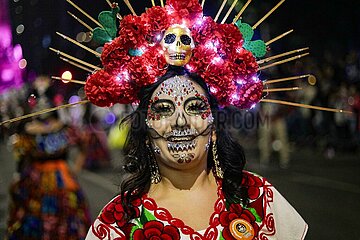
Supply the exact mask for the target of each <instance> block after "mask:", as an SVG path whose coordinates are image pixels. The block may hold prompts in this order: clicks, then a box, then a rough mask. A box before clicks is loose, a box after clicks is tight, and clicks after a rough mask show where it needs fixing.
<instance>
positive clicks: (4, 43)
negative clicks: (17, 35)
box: [0, 9, 12, 49]
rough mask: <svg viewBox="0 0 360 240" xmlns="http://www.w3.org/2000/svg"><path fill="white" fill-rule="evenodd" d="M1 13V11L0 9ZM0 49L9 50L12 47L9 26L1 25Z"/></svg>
mask: <svg viewBox="0 0 360 240" xmlns="http://www.w3.org/2000/svg"><path fill="white" fill-rule="evenodd" d="M0 11H1V9H0ZM0 33H1V37H0V49H4V48H8V47H10V45H11V42H12V35H11V30H10V27H9V26H6V25H0Z"/></svg>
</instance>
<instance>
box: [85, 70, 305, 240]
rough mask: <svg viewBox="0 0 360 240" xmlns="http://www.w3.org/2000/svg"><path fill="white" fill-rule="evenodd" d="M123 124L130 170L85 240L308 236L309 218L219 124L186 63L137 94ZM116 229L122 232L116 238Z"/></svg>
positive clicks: (216, 113)
mask: <svg viewBox="0 0 360 240" xmlns="http://www.w3.org/2000/svg"><path fill="white" fill-rule="evenodd" d="M139 96H141V97H140V103H139V106H138V108H137V109H136V111H135V112H133V113H132V114H131V115H130V116H128V117H127V118H126V119H125V120H124V122H123V124H130V125H131V131H130V134H129V136H128V144H127V147H126V149H125V152H126V154H127V164H126V165H125V167H124V168H125V170H126V171H127V172H128V173H129V175H128V177H127V178H126V179H125V180H124V182H123V183H122V191H121V194H120V195H119V196H117V197H115V198H114V199H113V200H112V201H111V202H110V203H109V204H107V205H106V206H105V207H104V209H103V210H102V212H101V213H100V215H99V216H98V218H97V219H96V221H95V222H94V224H93V226H92V228H91V229H90V230H89V232H88V236H87V239H103V237H105V236H106V237H109V239H116V237H118V238H119V239H152V237H157V238H156V239H261V238H260V236H266V237H268V239H303V238H304V236H305V234H306V231H307V225H306V223H305V222H304V220H303V219H302V218H301V216H300V215H299V214H298V213H297V212H296V211H295V210H294V209H293V208H292V207H291V205H290V204H289V203H288V202H287V201H286V200H285V199H284V198H283V197H282V196H281V195H280V193H279V192H277V190H276V189H275V188H274V187H273V186H272V185H271V184H270V183H269V182H268V181H267V180H266V179H264V178H262V177H260V176H258V175H256V174H254V173H250V172H247V171H244V170H243V168H244V165H245V156H244V153H243V150H242V147H241V146H240V145H239V144H238V143H236V142H235V141H233V140H232V138H231V137H230V136H229V134H228V133H227V131H226V128H225V127H226V126H224V125H223V124H220V123H219V121H218V116H219V115H220V113H221V114H222V112H221V111H220V109H219V108H218V106H217V102H216V100H215V98H214V97H213V96H212V95H211V94H210V91H209V90H208V87H207V85H206V84H205V82H204V81H203V80H202V79H201V78H200V77H199V76H197V75H193V74H190V73H187V72H186V70H185V69H183V68H181V67H171V69H170V70H169V71H168V72H167V74H165V75H164V76H163V77H161V78H160V79H159V80H158V81H157V82H156V83H155V84H152V85H149V86H146V87H144V88H142V89H141V91H140V93H139ZM115 236H116V237H115Z"/></svg>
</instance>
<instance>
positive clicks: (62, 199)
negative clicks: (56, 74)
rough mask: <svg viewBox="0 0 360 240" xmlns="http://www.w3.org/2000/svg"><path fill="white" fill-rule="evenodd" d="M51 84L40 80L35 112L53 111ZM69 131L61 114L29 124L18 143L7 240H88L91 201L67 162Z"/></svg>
mask: <svg viewBox="0 0 360 240" xmlns="http://www.w3.org/2000/svg"><path fill="white" fill-rule="evenodd" d="M49 82H50V80H49V78H48V77H45V76H40V77H38V78H37V79H36V80H35V82H34V84H33V86H34V91H33V93H32V94H31V95H30V97H29V100H28V102H29V106H30V109H31V111H33V112H36V111H38V110H41V109H45V108H49V107H52V105H53V104H52V99H53V97H54V95H53V94H52V91H51V89H50V88H49ZM68 139H69V138H68V129H67V127H66V125H64V124H63V123H62V122H61V121H60V120H59V118H58V116H57V113H56V112H51V113H47V114H42V115H40V116H38V117H35V118H34V119H32V120H31V121H28V122H26V123H24V124H23V127H22V128H20V132H19V133H17V134H16V135H15V136H14V137H13V151H14V153H15V154H16V156H17V158H18V159H19V164H18V167H17V170H18V175H17V177H16V178H14V181H13V183H12V184H11V186H10V210H9V218H8V228H7V239H9V240H15V239H29V240H31V239H74V240H75V239H76V240H78V239H83V238H84V237H85V234H86V231H87V229H88V227H89V224H90V215H89V210H88V204H87V201H86V199H85V196H84V194H83V192H82V190H81V188H80V186H79V184H78V182H77V180H76V178H75V176H74V174H73V173H72V172H71V170H70V169H69V167H68V164H67V162H66V158H67V150H68V146H69V140H68Z"/></svg>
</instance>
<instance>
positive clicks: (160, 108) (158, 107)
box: [151, 101, 175, 116]
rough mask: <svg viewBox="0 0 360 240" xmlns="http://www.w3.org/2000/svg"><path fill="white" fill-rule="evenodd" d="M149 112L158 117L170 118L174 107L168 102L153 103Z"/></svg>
mask: <svg viewBox="0 0 360 240" xmlns="http://www.w3.org/2000/svg"><path fill="white" fill-rule="evenodd" d="M151 110H152V111H153V112H154V113H155V114H159V115H160V116H171V115H172V114H173V113H174V112H175V106H174V104H173V103H172V102H170V101H165V102H163V101H161V102H155V103H153V104H152V105H151Z"/></svg>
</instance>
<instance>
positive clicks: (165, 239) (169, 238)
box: [134, 220, 180, 240]
mask: <svg viewBox="0 0 360 240" xmlns="http://www.w3.org/2000/svg"><path fill="white" fill-rule="evenodd" d="M134 239H137V240H145V239H151V240H160V239H161V240H177V239H180V233H179V230H178V229H177V228H176V227H174V226H172V225H167V226H164V224H163V223H162V222H159V221H155V220H154V221H150V222H147V223H145V224H144V228H143V229H137V230H136V231H135V232H134Z"/></svg>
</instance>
